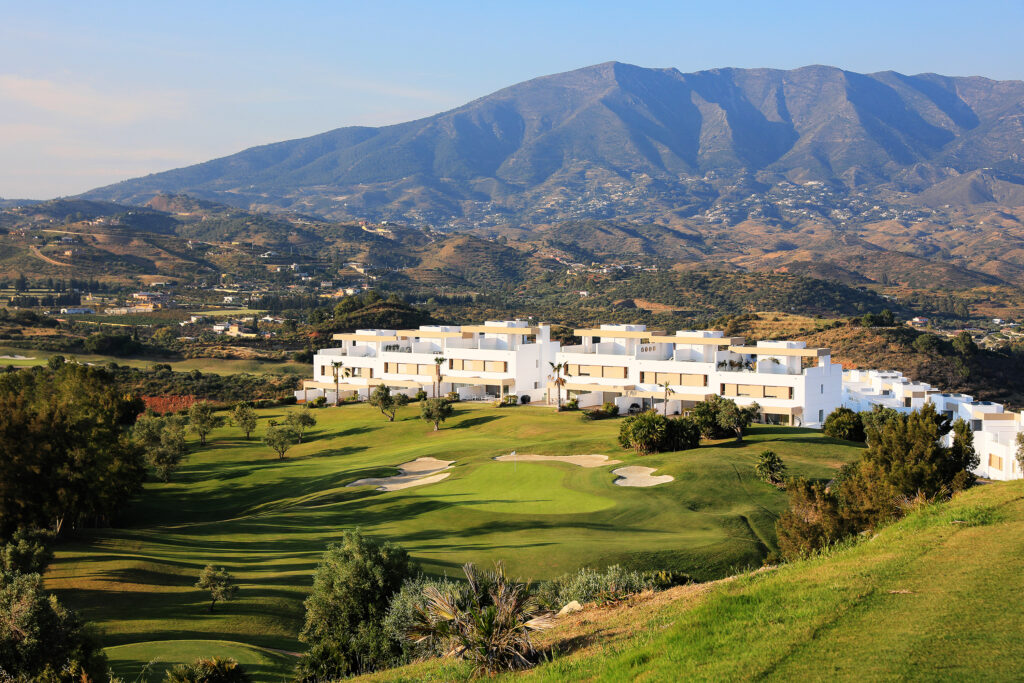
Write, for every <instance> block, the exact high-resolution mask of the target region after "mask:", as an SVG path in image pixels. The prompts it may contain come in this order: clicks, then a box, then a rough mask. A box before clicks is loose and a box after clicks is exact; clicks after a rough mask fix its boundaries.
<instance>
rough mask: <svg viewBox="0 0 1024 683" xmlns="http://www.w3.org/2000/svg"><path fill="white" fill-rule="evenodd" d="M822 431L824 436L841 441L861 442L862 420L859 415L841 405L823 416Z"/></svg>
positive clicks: (862, 438)
mask: <svg viewBox="0 0 1024 683" xmlns="http://www.w3.org/2000/svg"><path fill="white" fill-rule="evenodd" d="M822 431H824V433H825V436H830V437H832V438H833V439H842V440H843V441H861V442H863V441H864V439H865V436H864V422H863V420H861V416H860V415H858V414H857V413H855V412H853V411H852V410H850V409H849V408H843V407H842V406H840V407H838V408H836V409H835V410H833V411H832V412H831V413H829V416H828V417H826V418H825V424H824V425H823V427H822Z"/></svg>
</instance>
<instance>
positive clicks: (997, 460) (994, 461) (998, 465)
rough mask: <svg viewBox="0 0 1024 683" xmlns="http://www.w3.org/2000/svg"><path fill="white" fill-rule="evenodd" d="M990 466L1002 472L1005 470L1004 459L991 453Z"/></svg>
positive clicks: (989, 455)
mask: <svg viewBox="0 0 1024 683" xmlns="http://www.w3.org/2000/svg"><path fill="white" fill-rule="evenodd" d="M988 466H989V467H991V468H992V469H996V470H1000V471H1001V470H1002V469H1003V459H1002V458H1001V457H999V456H998V455H993V454H992V453H989V454H988Z"/></svg>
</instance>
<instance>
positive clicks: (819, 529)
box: [775, 479, 849, 560]
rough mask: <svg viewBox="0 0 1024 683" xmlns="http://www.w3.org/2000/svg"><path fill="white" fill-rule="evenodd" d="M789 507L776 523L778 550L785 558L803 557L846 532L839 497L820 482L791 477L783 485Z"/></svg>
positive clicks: (847, 530) (840, 537)
mask: <svg viewBox="0 0 1024 683" xmlns="http://www.w3.org/2000/svg"><path fill="white" fill-rule="evenodd" d="M786 490H787V491H789V507H788V508H787V509H786V510H785V512H783V513H782V514H781V515H780V516H779V519H778V520H776V522H775V532H776V535H777V536H778V538H779V551H780V552H781V553H782V556H783V557H785V558H786V559H787V560H795V559H798V558H800V557H805V556H807V555H808V554H810V553H811V552H814V551H816V550H819V549H821V548H824V547H826V546H828V545H831V544H832V543H835V542H836V541H839V540H840V539H842V538H843V537H845V536H846V535H847V533H848V532H849V529H848V527H847V525H846V524H845V520H844V519H843V517H842V515H841V514H840V512H839V499H838V498H837V497H836V495H835V494H834V493H832V492H830V491H828V490H826V489H825V487H823V486H822V485H821V484H819V483H816V482H810V481H807V480H806V479H793V480H790V482H789V483H788V484H787V485H786Z"/></svg>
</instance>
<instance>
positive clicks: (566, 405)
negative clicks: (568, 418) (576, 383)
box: [562, 396, 580, 410]
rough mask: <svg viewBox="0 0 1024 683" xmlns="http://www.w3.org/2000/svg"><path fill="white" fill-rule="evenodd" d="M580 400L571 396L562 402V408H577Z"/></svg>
mask: <svg viewBox="0 0 1024 683" xmlns="http://www.w3.org/2000/svg"><path fill="white" fill-rule="evenodd" d="M579 409H580V400H579V399H578V398H576V397H575V396H573V397H572V398H570V399H569V400H568V401H566V402H565V403H563V404H562V410H579Z"/></svg>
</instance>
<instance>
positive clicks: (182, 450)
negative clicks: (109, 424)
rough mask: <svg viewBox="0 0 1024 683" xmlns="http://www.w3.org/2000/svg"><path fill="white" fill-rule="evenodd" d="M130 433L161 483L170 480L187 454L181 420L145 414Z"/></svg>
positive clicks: (183, 427)
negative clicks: (133, 435) (136, 440)
mask: <svg viewBox="0 0 1024 683" xmlns="http://www.w3.org/2000/svg"><path fill="white" fill-rule="evenodd" d="M132 431H133V433H134V434H135V437H136V439H138V441H139V444H140V445H141V447H142V449H143V452H144V453H145V454H146V459H147V460H149V463H150V464H151V465H152V466H153V468H154V469H155V470H156V472H157V476H159V477H160V479H162V480H163V481H167V480H168V479H170V476H171V474H173V473H174V471H175V470H176V469H178V465H180V464H181V461H182V460H184V459H185V456H186V455H187V454H188V444H187V443H186V442H185V424H184V422H183V421H182V419H181V418H180V417H176V416H167V417H157V416H156V415H155V414H153V413H152V412H147V413H146V414H144V415H142V416H141V417H139V419H138V421H137V422H136V423H135V427H134V428H133V430H132Z"/></svg>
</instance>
